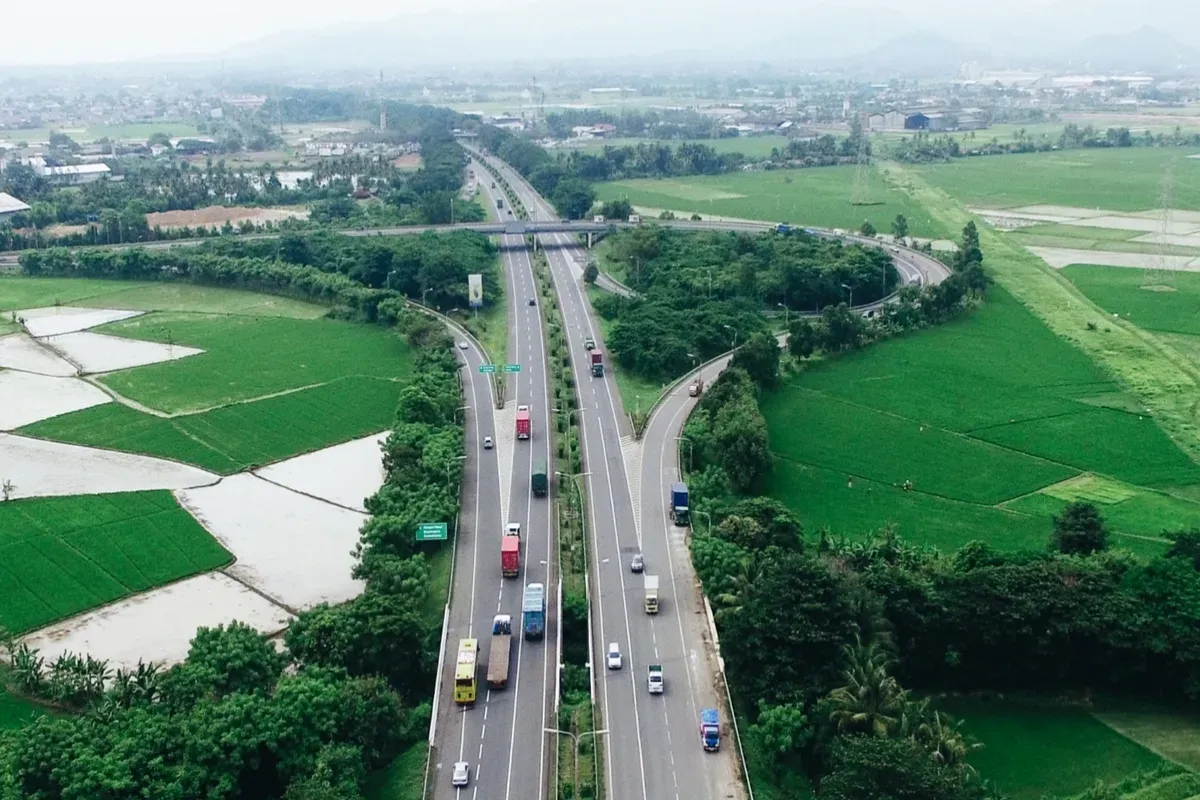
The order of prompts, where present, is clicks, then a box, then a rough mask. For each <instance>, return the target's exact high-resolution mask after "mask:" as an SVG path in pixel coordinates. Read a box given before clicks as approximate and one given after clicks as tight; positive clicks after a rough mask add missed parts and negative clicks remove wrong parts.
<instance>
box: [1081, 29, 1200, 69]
mask: <svg viewBox="0 0 1200 800" xmlns="http://www.w3.org/2000/svg"><path fill="white" fill-rule="evenodd" d="M1068 52H1069V54H1070V61H1071V63H1072V64H1078V65H1079V66H1081V67H1087V68H1089V69H1093V70H1111V69H1121V70H1143V71H1163V70H1170V71H1174V70H1177V69H1180V68H1190V69H1191V71H1193V72H1194V71H1196V69H1197V68H1200V50H1197V49H1196V48H1194V47H1190V46H1188V45H1186V44H1184V43H1182V42H1180V41H1179V40H1178V39H1176V38H1175V37H1173V36H1171V35H1170V34H1168V33H1164V32H1163V31H1160V30H1158V29H1157V28H1152V27H1150V26H1148V25H1145V26H1142V27H1141V28H1138V29H1137V30H1136V31H1133V32H1132V33H1118V34H1105V35H1102V36H1091V37H1089V38H1087V39H1084V40H1083V41H1082V42H1080V43H1079V44H1078V45H1077V46H1076V47H1074V48H1072V49H1071V50H1070V51H1068Z"/></svg>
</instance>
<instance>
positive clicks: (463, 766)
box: [450, 761, 471, 788]
mask: <svg viewBox="0 0 1200 800" xmlns="http://www.w3.org/2000/svg"><path fill="white" fill-rule="evenodd" d="M470 782H471V765H470V764H468V763H467V762H465V761H456V762H455V763H454V772H453V774H452V775H451V776H450V785H451V786H457V787H459V788H461V787H464V786H466V785H467V784H468V783H470Z"/></svg>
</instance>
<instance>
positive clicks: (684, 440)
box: [675, 436, 693, 472]
mask: <svg viewBox="0 0 1200 800" xmlns="http://www.w3.org/2000/svg"><path fill="white" fill-rule="evenodd" d="M675 439H676V440H677V441H680V442H687V446H688V472H691V471H692V450H693V447H692V440H691V439H689V438H688V437H686V436H676V437H675Z"/></svg>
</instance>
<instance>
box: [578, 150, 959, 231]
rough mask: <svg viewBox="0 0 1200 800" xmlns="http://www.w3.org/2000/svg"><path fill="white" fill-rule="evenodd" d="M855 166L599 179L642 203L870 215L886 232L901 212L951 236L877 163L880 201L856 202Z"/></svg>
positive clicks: (849, 218) (612, 191)
mask: <svg viewBox="0 0 1200 800" xmlns="http://www.w3.org/2000/svg"><path fill="white" fill-rule="evenodd" d="M854 169H855V168H854V167H816V168H813V169H789V170H772V171H769V172H733V173H729V174H727V175H715V176H694V177H688V178H673V179H667V180H651V179H643V180H628V181H612V182H608V183H600V184H597V185H596V190H597V193H598V195H599V199H600V200H615V199H620V198H627V199H628V200H629V202H630V203H632V204H633V205H634V206H638V207H642V208H653V209H668V210H672V211H675V212H677V213H678V212H685V213H688V214H692V213H698V214H701V215H703V216H709V215H712V216H721V217H735V218H742V219H755V220H764V221H767V222H790V223H792V224H795V225H813V226H817V227H824V228H847V229H850V228H853V229H857V228H858V227H859V226H860V225H862V223H863V220H870V221H871V223H872V224H873V225H874V226H875V227H876V229H878V230H880V231H882V232H884V233H886V232H888V231H889V230H891V225H892V220H894V219H895V218H896V215H897V214H903V215H904V216H905V217H906V218H907V219H908V226H909V233H910V235H912V236H923V237H929V238H934V239H943V238H949V234H950V232H949V231H947V230H946V229H945V228H943V227H942V225H941V224H940V223H938V222H936V221H935V220H934V219H933V217H932V216H931V215H930V214H929V213H928V212H926V211H925V210H924V209H922V208H921V207H920V206H919V205H917V204H916V203H913V202H912V201H910V200H909V199H908V198H907V197H906V196H905V195H904V194H903V193H902V192H899V191H897V190H895V189H892V188H891V187H889V186H887V185H886V184H885V183H884V181H883V179H882V177H881V176H880V175H879V173H878V172H876V171H875V170H874V169H871V170H870V171H869V189H870V195H871V199H872V200H873V201H877V204H876V205H860V206H856V205H851V203H850V195H851V192H852V189H853V186H854Z"/></svg>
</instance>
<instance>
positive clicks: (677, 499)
mask: <svg viewBox="0 0 1200 800" xmlns="http://www.w3.org/2000/svg"><path fill="white" fill-rule="evenodd" d="M671 519H672V520H674V522H675V524H676V525H677V526H679V525H687V524H688V490H687V484H683V483H672V484H671Z"/></svg>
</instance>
